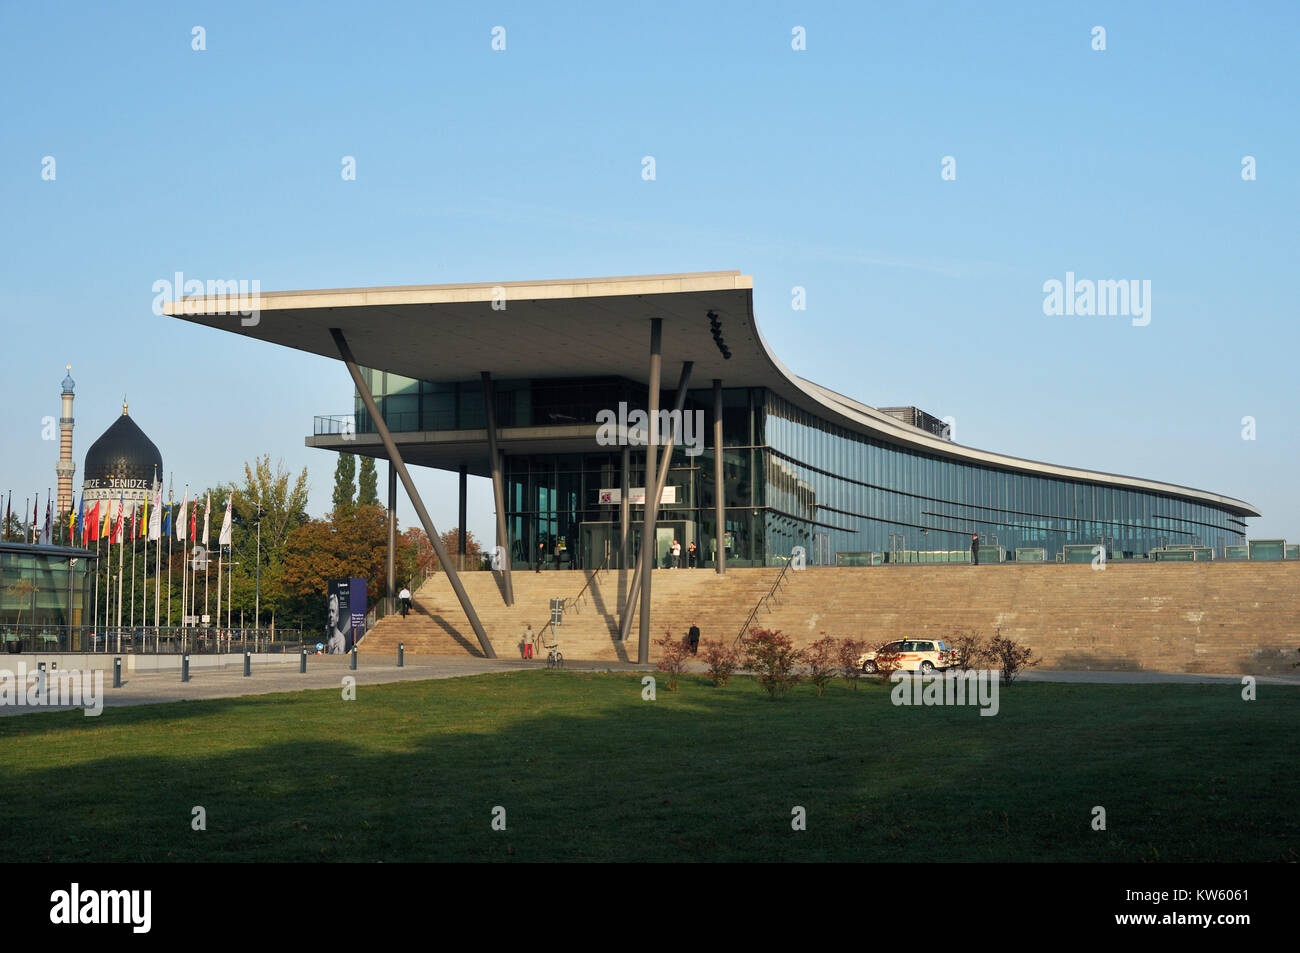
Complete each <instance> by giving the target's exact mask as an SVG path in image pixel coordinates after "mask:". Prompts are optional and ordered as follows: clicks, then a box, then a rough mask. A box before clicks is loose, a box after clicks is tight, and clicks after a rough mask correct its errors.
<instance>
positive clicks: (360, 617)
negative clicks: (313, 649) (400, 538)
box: [325, 576, 366, 655]
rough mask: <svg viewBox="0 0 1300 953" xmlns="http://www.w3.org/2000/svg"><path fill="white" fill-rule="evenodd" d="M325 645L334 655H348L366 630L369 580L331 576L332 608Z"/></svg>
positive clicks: (328, 613) (357, 577)
mask: <svg viewBox="0 0 1300 953" xmlns="http://www.w3.org/2000/svg"><path fill="white" fill-rule="evenodd" d="M326 618H327V619H328V622H327V624H326V630H327V631H326V633H325V638H326V649H325V651H327V652H328V653H329V654H331V655H345V654H346V653H348V652H351V651H352V645H353V643H354V642H360V641H361V637H362V636H363V635H365V634H366V580H365V578H364V577H361V576H353V577H352V578H351V579H331V580H330V583H329V609H328V611H327V613H326Z"/></svg>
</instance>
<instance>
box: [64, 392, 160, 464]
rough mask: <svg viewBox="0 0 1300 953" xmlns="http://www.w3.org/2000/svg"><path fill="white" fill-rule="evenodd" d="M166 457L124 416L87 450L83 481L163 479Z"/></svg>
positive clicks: (123, 411)
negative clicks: (164, 459)
mask: <svg viewBox="0 0 1300 953" xmlns="http://www.w3.org/2000/svg"><path fill="white" fill-rule="evenodd" d="M162 469H163V465H162V454H160V453H159V452H158V448H157V447H156V446H155V445H154V442H153V441H152V440H150V439H149V438H148V437H147V436H145V433H144V431H143V430H141V429H140V428H139V426H138V425H137V424H136V422H135V421H134V420H132V419H131V418H130V417H129V416H127V412H126V406H125V405H123V407H122V416H121V417H118V418H117V420H115V421H113V424H112V426H110V427H109V428H108V429H107V430H105V431H104V432H103V434H101V435H100V437H99V439H98V440H96V441H95V442H94V443H92V444H91V445H90V449H89V450H87V451H86V467H85V469H84V470H83V471H82V479H83V480H107V479H119V480H123V479H125V480H153V479H154V478H155V477H157V478H161V476H162Z"/></svg>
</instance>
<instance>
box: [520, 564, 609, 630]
mask: <svg viewBox="0 0 1300 953" xmlns="http://www.w3.org/2000/svg"><path fill="white" fill-rule="evenodd" d="M607 568H609V554H608V553H606V554H605V559H604V561H602V562H601V564H600V565H599V566H597V567H596V569H595V571H594V572H592V574H591V575H590V576H588V577H587V581H586V582H584V583H583V584H582V588H581V589H580V590H579V591H578V594H577V595H576V596H574V597H573V599H572V601H570V600H568V599H566V600H564V608H565V609H568V608H569V606H570V605H572V606H573V607H574V608H575V610H576V608H577V605H578V603H579V602H580V601H581V600H582V597H583V596H585V595H586V594H587V590H588V589H589V588H591V584H592V583H593V582H595V581H596V577H597V576H599V575H600V574H601V573H602V572H604V571H605V570H606V569H607ZM550 624H551V617H550V616H549V615H548V616H547V617H546V621H545V622H543V623H542V624H541V626H540V627H539V628H538V629H537V631H536V632H535V633H534V634H533V642H534V643H536V642H537V640H538V639H540V638H541V637H542V633H543V632H545V631H546V627H547V626H549V625H550Z"/></svg>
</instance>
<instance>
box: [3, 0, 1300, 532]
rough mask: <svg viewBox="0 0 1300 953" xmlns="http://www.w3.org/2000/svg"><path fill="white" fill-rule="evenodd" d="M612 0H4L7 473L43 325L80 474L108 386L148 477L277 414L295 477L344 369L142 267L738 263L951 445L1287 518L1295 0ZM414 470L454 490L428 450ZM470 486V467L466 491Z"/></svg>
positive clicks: (289, 281)
mask: <svg viewBox="0 0 1300 953" xmlns="http://www.w3.org/2000/svg"><path fill="white" fill-rule="evenodd" d="M623 6H624V5H612V4H602V3H592V4H555V5H543V4H537V3H526V4H523V3H521V4H513V3H506V4H460V5H444V4H438V5H434V4H427V3H409V4H407V3H381V2H376V3H369V4H355V3H339V4H333V3H313V4H309V5H308V4H303V5H297V4H295V5H287V4H267V3H238V2H223V3H220V4H186V3H157V4H145V3H114V4H102V3H80V4H77V3H73V4H67V5H60V6H59V7H58V12H57V13H52V12H51V10H52V9H53V8H50V7H48V6H41V5H32V4H23V5H19V4H15V3H6V4H3V5H0V83H2V88H3V89H4V90H5V95H4V112H3V118H4V121H3V123H0V145H2V146H3V148H0V208H3V212H4V215H3V218H4V228H3V229H0V279H2V280H0V289H2V290H0V321H2V322H3V324H2V329H3V333H4V345H5V346H4V352H5V355H6V358H7V359H6V362H5V368H4V385H3V387H4V397H5V409H6V411H7V413H6V418H7V422H8V426H6V427H5V428H4V429H3V431H0V461H2V463H0V487H2V488H3V489H6V490H7V489H9V488H12V489H13V491H14V493H15V494H17V495H19V498H20V499H21V498H22V497H25V496H27V495H30V494H31V493H32V492H33V491H35V490H37V489H38V488H39V490H40V492H41V493H42V494H44V492H45V489H46V487H48V486H52V485H53V484H54V482H55V480H54V463H55V460H56V458H57V455H58V446H57V442H56V441H49V442H46V441H42V440H41V421H42V418H43V417H45V416H50V415H52V416H55V417H57V416H58V413H59V402H58V393H59V382H60V381H61V379H62V377H63V366H64V364H67V363H71V364H72V365H73V376H74V377H75V378H76V381H77V407H76V417H77V430H76V436H75V448H74V455H75V458H76V460H77V465H78V481H79V477H80V470H81V467H82V464H83V462H84V455H85V451H86V448H87V447H88V446H89V445H90V443H91V442H92V441H93V440H94V438H95V437H97V436H98V435H99V433H101V432H102V431H103V430H104V429H105V428H106V427H107V426H109V424H111V423H112V421H113V419H114V418H115V416H116V415H117V414H118V413H119V412H120V402H121V397H122V394H123V392H125V393H126V394H127V396H128V399H129V401H130V404H131V408H132V415H133V416H134V417H135V418H136V420H137V422H138V423H139V424H140V425H141V426H142V427H143V428H144V429H145V431H146V432H147V433H149V435H150V436H151V437H152V438H153V439H154V441H155V442H156V443H157V444H158V445H159V447H160V449H161V450H162V453H163V457H164V461H165V463H166V466H167V468H168V470H170V471H171V472H173V473H174V474H175V479H176V481H177V484H178V487H179V485H181V484H184V483H187V482H188V483H190V484H194V485H206V484H212V483H216V482H222V481H227V480H231V479H235V478H237V477H238V476H239V474H240V473H241V472H242V463H243V461H245V460H248V459H251V458H252V457H254V456H255V455H258V454H261V453H266V452H271V453H272V454H273V456H275V457H282V458H283V460H284V462H285V464H286V466H288V467H290V468H292V469H294V470H297V469H298V468H300V467H302V466H303V465H306V466H308V468H309V473H310V475H311V482H312V496H311V508H312V510H313V512H315V513H322V512H324V511H325V510H326V509H327V508H328V506H329V495H330V489H331V484H332V472H333V464H334V459H335V458H334V456H333V455H332V454H330V453H327V452H325V451H311V450H308V449H307V448H305V447H304V446H303V437H304V436H305V435H306V434H308V433H310V431H311V426H312V416H313V415H315V414H327V413H340V412H345V411H347V410H348V409H350V407H351V394H352V389H351V384H350V382H349V380H348V377H347V374H346V372H345V371H344V369H343V368H342V367H341V366H340V365H338V364H337V362H331V361H328V360H326V359H323V358H317V357H312V356H309V355H304V354H299V353H297V352H292V351H287V350H283V349H279V348H274V347H269V346H266V345H262V344H258V343H255V342H251V341H246V340H243V339H240V338H238V337H237V336H235V335H229V334H223V333H220V332H217V331H212V330H208V329H203V328H199V327H196V326H191V325H188V324H185V323H183V322H179V321H176V320H174V319H170V318H163V317H158V316H155V315H154V314H153V313H152V312H151V310H150V304H151V302H152V299H153V292H152V290H151V289H152V284H153V282H154V281H155V280H157V279H160V278H169V277H170V276H171V275H172V273H173V272H175V271H183V272H184V273H185V274H186V275H187V276H192V277H203V278H257V279H259V280H260V281H261V286H262V289H263V290H264V291H274V290H290V289H303V288H316V287H350V286H358V285H384V284H422V283H442V282H472V281H503V280H525V279H536V278H563V277H592V276H601V275H625V274H651V273H661V272H675V271H704V270H713V269H728V268H737V269H740V270H742V271H744V272H745V273H746V274H751V275H753V276H754V288H755V291H754V295H755V307H756V312H757V317H758V320H759V324H760V326H761V328H762V329H763V333H764V335H765V336H766V338H767V339H768V342H769V344H770V345H771V346H772V347H773V349H774V350H775V351H776V352H777V353H778V354H779V355H781V357H782V359H783V360H784V361H785V363H786V364H787V365H788V366H789V367H790V368H791V369H792V370H793V371H795V372H796V373H799V374H801V375H802V376H805V377H808V378H811V379H813V380H815V381H817V382H818V383H821V384H823V385H825V386H827V387H830V388H832V389H834V390H837V391H840V392H842V393H845V394H849V395H852V396H854V397H857V398H859V399H861V400H863V401H865V402H867V403H869V404H876V405H891V404H916V405H918V406H920V407H922V408H924V409H926V410H928V411H930V412H932V413H935V414H937V415H939V416H945V415H952V416H953V417H955V418H956V421H957V436H958V440H959V441H960V442H961V443H965V444H969V445H972V446H977V447H981V448H986V449H991V450H997V451H1003V452H1007V453H1011V454H1014V455H1017V456H1023V457H1030V458H1034V459H1040V460H1047V461H1050V462H1054V463H1061V464H1069V465H1079V466H1087V467H1093V468H1096V469H1100V470H1105V471H1109V472H1118V473H1126V474H1132V475H1137V476H1142V477H1149V478H1153V479H1161V480H1169V481H1172V482H1176V483H1182V484H1185V485H1190V486H1195V487H1199V488H1202V489H1209V490H1213V491H1216V492H1221V493H1225V494H1228V495H1231V496H1235V497H1238V498H1241V499H1244V500H1247V501H1248V502H1250V503H1253V504H1255V505H1256V506H1257V507H1259V508H1260V509H1261V510H1262V511H1263V512H1264V517H1263V518H1262V519H1259V520H1255V521H1253V522H1252V527H1251V535H1252V536H1254V537H1266V536H1286V537H1287V538H1288V539H1290V540H1292V541H1297V540H1300V505H1297V503H1296V487H1297V475H1300V449H1298V448H1300V432H1298V427H1300V425H1298V424H1297V422H1296V414H1295V411H1294V400H1293V399H1289V398H1291V397H1292V395H1293V394H1294V393H1295V387H1296V383H1295V381H1296V355H1297V352H1298V351H1300V347H1298V346H1297V345H1300V332H1298V331H1297V319H1300V313H1298V310H1300V309H1298V308H1297V303H1296V302H1297V297H1296V292H1295V281H1296V271H1297V269H1296V261H1297V252H1298V251H1300V247H1298V246H1300V239H1298V238H1297V227H1296V221H1297V212H1298V211H1300V175H1298V174H1297V157H1300V135H1298V134H1297V110H1296V105H1295V104H1296V103H1297V102H1300V88H1298V87H1300V83H1298V82H1297V74H1298V71H1297V67H1296V56H1295V42H1296V37H1297V34H1298V32H1300V31H1298V30H1297V27H1298V26H1300V12H1298V11H1300V7H1297V5H1295V4H1289V3H1256V4H1249V5H1243V6H1240V7H1238V6H1228V5H1211V4H1204V5H1198V4H1183V3H1179V4H1141V5H1135V4H1124V3H1078V4H1068V5H1067V4H1056V3H1025V4H999V5H994V6H995V7H996V9H991V10H990V9H985V8H983V7H981V6H976V5H973V4H956V3H953V4H939V3H908V4H891V5H886V4H859V3H845V4H836V5H830V4H825V5H823V4H809V3H779V4H761V3H759V4H756V3H727V4H707V5H701V4H692V3H657V4H646V5H637V6H636V7H632V6H630V5H629V6H628V8H627V9H623V8H622V7H623ZM1097 25H1100V26H1103V27H1104V28H1105V30H1106V49H1105V51H1095V50H1093V49H1092V36H1091V31H1092V29H1093V27H1094V26H1097ZM195 26H202V27H203V28H204V30H205V32H206V37H205V39H206V49H205V50H202V51H195V50H193V49H192V48H191V44H192V29H193V27H195ZM495 26H503V27H505V31H506V33H505V36H506V49H505V50H504V51H494V50H493V49H492V47H491V43H492V29H493V27H495ZM795 26H802V27H804V28H805V30H806V36H807V49H806V50H803V51H794V50H792V49H791V31H792V28H794V27H795ZM345 155H348V156H354V157H355V158H356V169H357V177H356V180H355V181H344V180H343V179H342V178H341V176H340V169H341V160H342V157H343V156H345ZM647 155H649V156H653V157H654V158H655V164H656V176H657V177H656V179H655V180H654V181H649V182H648V181H644V180H643V179H642V177H641V168H642V165H641V160H642V157H643V156H647ZM1248 155H1249V156H1254V157H1255V161H1256V169H1257V178H1256V180H1255V181H1243V179H1242V175H1241V168H1242V158H1243V156H1248ZM45 156H53V157H54V159H55V163H56V166H55V169H56V177H55V179H54V180H53V181H47V180H43V179H42V175H41V171H42V161H43V158H44V157H45ZM944 156H952V157H953V158H954V159H955V162H956V173H957V175H956V178H955V180H951V181H945V180H943V179H942V178H941V176H940V171H941V161H942V159H943V157H944ZM1070 271H1072V272H1074V273H1075V274H1076V275H1077V276H1078V277H1079V278H1092V279H1139V280H1149V281H1150V282H1151V287H1152V301H1151V322H1150V324H1149V325H1147V326H1146V327H1134V326H1133V325H1132V324H1131V322H1130V320H1129V319H1128V318H1125V317H1100V316H1069V317H1067V316H1047V315H1044V313H1043V307H1042V305H1043V299H1044V292H1043V283H1044V282H1045V281H1048V280H1049V279H1053V278H1056V279H1059V280H1064V278H1065V275H1066V273H1067V272H1070ZM794 286H802V287H803V288H805V289H807V310H805V311H796V310H793V309H792V307H791V289H792V288H793V287H794ZM1246 416H1250V417H1253V418H1254V419H1255V426H1256V439H1255V440H1253V441H1251V440H1243V439H1242V429H1243V428H1242V418H1243V417H1246ZM417 482H418V484H419V486H420V488H421V492H422V494H424V495H425V496H426V502H427V503H428V504H429V509H430V512H431V514H432V516H433V518H434V521H435V522H436V523H437V524H438V526H439V528H444V527H451V526H452V525H454V522H455V511H456V501H455V477H454V476H452V475H440V474H434V473H428V472H425V473H423V474H421V475H420V476H419V477H418V479H417ZM403 507H404V513H403V522H404V523H406V522H409V517H410V514H411V510H410V507H409V506H408V505H405V501H403ZM491 521H492V504H491V492H490V486H489V484H488V483H487V482H486V481H482V480H476V481H472V487H471V499H470V529H471V531H472V532H474V533H475V534H476V535H477V536H479V537H480V538H486V537H488V536H490V531H491Z"/></svg>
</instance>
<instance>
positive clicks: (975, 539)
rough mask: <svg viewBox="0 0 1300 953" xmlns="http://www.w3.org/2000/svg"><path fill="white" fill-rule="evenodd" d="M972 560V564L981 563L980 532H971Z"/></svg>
mask: <svg viewBox="0 0 1300 953" xmlns="http://www.w3.org/2000/svg"><path fill="white" fill-rule="evenodd" d="M970 561H971V565H972V566H978V565H979V564H980V538H979V534H978V533H972V534H971V538H970Z"/></svg>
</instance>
